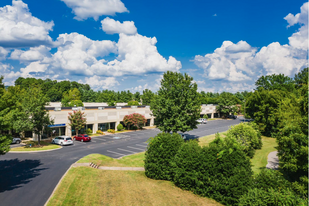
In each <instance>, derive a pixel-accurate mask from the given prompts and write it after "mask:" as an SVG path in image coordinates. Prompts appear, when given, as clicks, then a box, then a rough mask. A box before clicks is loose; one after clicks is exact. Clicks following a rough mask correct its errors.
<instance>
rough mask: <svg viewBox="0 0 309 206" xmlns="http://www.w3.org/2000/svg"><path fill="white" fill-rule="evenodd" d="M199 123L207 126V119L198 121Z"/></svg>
mask: <svg viewBox="0 0 309 206" xmlns="http://www.w3.org/2000/svg"><path fill="white" fill-rule="evenodd" d="M196 121H197V122H199V123H200V124H207V119H204V118H201V119H198V120H196Z"/></svg>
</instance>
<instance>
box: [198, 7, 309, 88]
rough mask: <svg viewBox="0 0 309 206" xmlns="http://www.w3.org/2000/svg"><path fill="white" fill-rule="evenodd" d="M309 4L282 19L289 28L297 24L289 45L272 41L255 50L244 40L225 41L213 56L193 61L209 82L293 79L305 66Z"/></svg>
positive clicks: (211, 54) (306, 62) (306, 61)
mask: <svg viewBox="0 0 309 206" xmlns="http://www.w3.org/2000/svg"><path fill="white" fill-rule="evenodd" d="M308 5H309V3H308V2H306V3H304V4H303V5H302V7H301V12H300V13H298V14H296V15H293V14H288V15H287V16H286V17H285V18H284V19H285V20H287V22H288V24H289V25H288V27H290V26H293V25H295V24H299V25H300V28H299V30H298V31H297V32H295V33H294V34H293V35H292V36H291V37H289V44H286V45H281V44H280V43H278V42H273V43H271V44H269V45H267V46H264V47H262V48H261V49H260V50H259V51H258V50H257V49H256V48H253V47H251V46H250V45H249V44H248V43H247V42H245V41H239V42H238V43H237V44H234V43H232V42H230V41H224V42H223V44H222V46H221V47H220V48H217V49H216V50H215V51H214V53H210V54H206V55H205V56H201V55H196V56H195V58H194V60H193V61H194V63H195V64H196V65H197V66H198V67H200V68H203V69H204V75H205V76H206V77H208V78H209V79H211V80H221V79H224V80H228V81H231V82H233V81H234V82H237V81H249V80H252V81H254V80H256V79H257V77H258V76H260V75H270V74H279V73H282V74H285V75H288V76H292V75H293V74H295V73H297V72H299V71H300V69H302V68H304V67H307V66H308Z"/></svg>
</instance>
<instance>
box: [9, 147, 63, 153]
mask: <svg viewBox="0 0 309 206" xmlns="http://www.w3.org/2000/svg"><path fill="white" fill-rule="evenodd" d="M58 149H62V146H60V148H56V149H49V150H38V151H9V152H8V153H35V152H50V151H54V150H58Z"/></svg>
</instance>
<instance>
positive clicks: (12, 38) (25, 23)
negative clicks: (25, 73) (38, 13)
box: [0, 0, 54, 47]
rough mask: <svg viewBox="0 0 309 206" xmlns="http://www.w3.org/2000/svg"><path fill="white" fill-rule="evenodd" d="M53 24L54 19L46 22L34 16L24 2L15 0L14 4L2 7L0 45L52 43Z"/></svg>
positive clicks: (24, 45)
mask: <svg viewBox="0 0 309 206" xmlns="http://www.w3.org/2000/svg"><path fill="white" fill-rule="evenodd" d="M53 26H54V23H53V21H51V22H44V21H41V20H40V19H38V18H36V17H34V16H32V14H31V13H30V12H29V9H28V5H27V4H25V3H24V2H22V1H20V0H13V1H12V6H10V5H7V6H4V7H1V8H0V46H2V47H29V46H38V45H51V44H52V39H51V38H50V36H49V31H51V30H52V28H53Z"/></svg>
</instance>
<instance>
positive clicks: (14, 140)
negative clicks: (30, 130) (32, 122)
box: [12, 137, 21, 144]
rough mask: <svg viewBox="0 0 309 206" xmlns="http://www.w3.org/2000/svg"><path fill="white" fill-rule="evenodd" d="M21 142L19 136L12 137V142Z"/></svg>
mask: <svg viewBox="0 0 309 206" xmlns="http://www.w3.org/2000/svg"><path fill="white" fill-rule="evenodd" d="M19 143H21V139H20V138H19V137H13V139H12V144H19Z"/></svg>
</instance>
